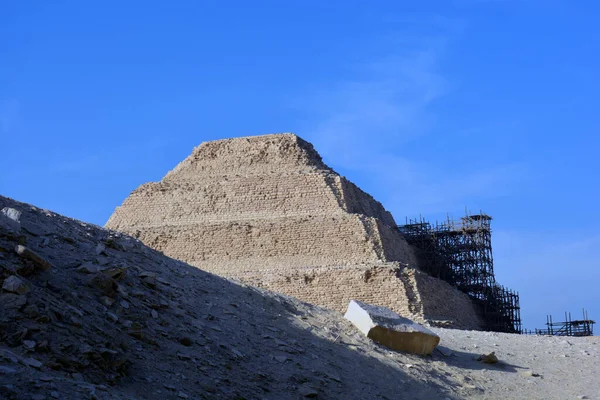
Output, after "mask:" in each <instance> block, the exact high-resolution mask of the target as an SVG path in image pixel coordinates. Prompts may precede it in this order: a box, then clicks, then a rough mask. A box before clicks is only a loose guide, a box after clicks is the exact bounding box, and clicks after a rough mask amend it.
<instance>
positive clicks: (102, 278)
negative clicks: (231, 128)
mask: <svg viewBox="0 0 600 400" xmlns="http://www.w3.org/2000/svg"><path fill="white" fill-rule="evenodd" d="M86 284H87V285H88V286H91V287H95V288H96V289H99V290H101V291H102V293H103V294H104V295H106V296H109V297H114V296H115V295H116V292H117V288H118V286H119V285H118V284H117V282H116V281H115V280H114V279H112V278H111V277H109V276H107V275H105V274H103V273H102V272H97V273H95V274H91V275H90V277H89V278H88V279H87V281H86Z"/></svg>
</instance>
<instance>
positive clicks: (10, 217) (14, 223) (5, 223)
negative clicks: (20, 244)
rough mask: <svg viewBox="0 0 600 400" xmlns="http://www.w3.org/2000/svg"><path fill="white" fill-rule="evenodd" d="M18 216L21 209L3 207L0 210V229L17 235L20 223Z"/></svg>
mask: <svg viewBox="0 0 600 400" xmlns="http://www.w3.org/2000/svg"><path fill="white" fill-rule="evenodd" d="M20 217H21V211H18V210H15V209H14V208H10V207H4V208H3V209H2V211H0V229H2V230H4V231H6V232H8V233H10V234H13V235H18V234H19V233H20V231H21V224H20V222H19V218H20Z"/></svg>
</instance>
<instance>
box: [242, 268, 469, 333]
mask: <svg viewBox="0 0 600 400" xmlns="http://www.w3.org/2000/svg"><path fill="white" fill-rule="evenodd" d="M238 279H240V280H241V281H243V282H245V283H248V284H251V285H254V286H259V287H263V288H265V289H268V290H273V291H277V292H282V293H286V294H288V295H291V296H294V297H297V298H299V299H301V300H303V301H306V302H308V303H312V304H318V305H321V306H324V307H327V308H330V309H333V310H337V311H339V312H345V311H346V308H347V306H348V303H349V302H350V300H361V301H364V302H367V303H370V304H375V305H381V306H385V307H388V308H390V309H392V310H393V311H395V312H397V313H398V314H400V315H402V316H405V317H408V318H411V319H413V320H417V321H421V322H425V321H426V322H429V323H431V324H432V325H444V326H452V327H455V328H466V329H478V328H479V327H480V320H479V317H478V316H477V313H476V310H475V308H474V307H473V305H472V303H471V300H470V299H469V297H468V296H467V295H466V294H464V293H461V292H459V291H457V290H456V289H454V288H453V287H452V286H450V285H448V284H447V283H446V282H444V281H441V280H439V279H435V278H431V277H429V276H427V275H425V274H424V273H421V272H420V271H418V270H415V269H414V268H408V267H403V266H401V265H399V264H397V263H386V264H384V265H362V266H344V267H322V268H303V269H296V270H294V271H293V272H292V273H289V272H286V271H284V270H265V271H263V273H262V274H261V276H260V277H259V276H256V275H254V274H247V275H241V276H238ZM432 303H435V304H439V306H436V307H432Z"/></svg>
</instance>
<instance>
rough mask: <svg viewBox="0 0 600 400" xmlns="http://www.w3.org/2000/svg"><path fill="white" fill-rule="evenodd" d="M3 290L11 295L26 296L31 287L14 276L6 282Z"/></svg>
mask: <svg viewBox="0 0 600 400" xmlns="http://www.w3.org/2000/svg"><path fill="white" fill-rule="evenodd" d="M2 290H4V291H7V292H10V293H16V294H26V293H27V292H29V286H27V283H25V282H24V281H23V280H22V279H20V278H19V277H17V276H14V275H12V276H9V277H8V278H6V279H5V280H4V283H3V284H2Z"/></svg>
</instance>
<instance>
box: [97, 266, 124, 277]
mask: <svg viewBox="0 0 600 400" xmlns="http://www.w3.org/2000/svg"><path fill="white" fill-rule="evenodd" d="M126 271H127V267H117V268H108V269H105V270H103V271H102V272H103V273H104V274H105V275H108V276H110V277H111V278H113V279H115V280H120V279H123V278H124V277H125V272H126Z"/></svg>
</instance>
